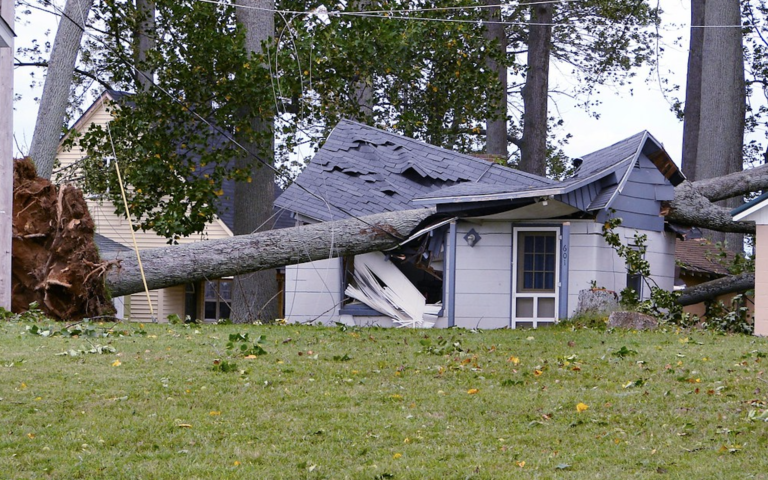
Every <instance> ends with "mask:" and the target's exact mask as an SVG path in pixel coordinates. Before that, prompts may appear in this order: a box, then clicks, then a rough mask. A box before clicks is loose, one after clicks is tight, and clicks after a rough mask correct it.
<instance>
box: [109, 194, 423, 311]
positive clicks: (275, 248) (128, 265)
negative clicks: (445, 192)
mask: <svg viewBox="0 0 768 480" xmlns="http://www.w3.org/2000/svg"><path fill="white" fill-rule="evenodd" d="M434 213H435V212H434V210H432V209H418V210H406V211H400V212H388V213H380V214H377V215H370V216H366V217H361V218H352V219H348V220H339V221H335V222H324V223H316V224H312V225H306V226H301V227H296V228H284V229H281V230H270V231H267V232H259V233H253V234H251V235H241V236H236V237H232V238H226V239H221V240H210V241H206V242H198V243H192V244H188V245H177V246H173V247H165V248H157V249H154V250H145V251H143V252H141V261H142V264H143V266H144V271H145V272H147V273H148V275H147V286H148V287H149V289H150V290H154V289H157V288H165V287H171V286H174V285H181V284H184V283H189V282H197V281H202V280H206V279H213V278H221V277H226V276H233V275H239V274H243V273H249V272H255V271H258V270H266V269H270V268H277V267H282V266H285V265H291V264H296V263H303V262H311V261H313V260H322V259H325V258H329V257H338V256H343V255H358V254H361V253H368V252H374V251H381V250H386V249H388V248H392V247H395V246H397V244H398V243H400V242H401V241H402V240H403V239H405V238H407V237H408V235H410V234H411V233H412V232H413V231H415V230H416V228H418V227H419V225H421V224H422V223H423V222H424V221H425V220H427V219H428V218H429V217H431V216H432V215H433V214H434ZM106 283H107V288H108V289H109V291H110V292H111V293H112V295H113V296H116V297H117V296H122V295H129V294H131V293H137V292H142V291H144V285H143V282H142V279H141V272H140V271H139V265H138V261H137V260H136V259H135V258H134V259H129V260H122V261H121V262H120V264H119V265H118V266H117V267H116V268H113V269H112V270H111V271H110V272H109V273H108V275H107V278H106Z"/></svg>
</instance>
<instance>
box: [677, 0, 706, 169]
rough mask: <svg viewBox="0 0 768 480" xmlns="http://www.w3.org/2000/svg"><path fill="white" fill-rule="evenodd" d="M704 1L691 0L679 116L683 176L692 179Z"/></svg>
mask: <svg viewBox="0 0 768 480" xmlns="http://www.w3.org/2000/svg"><path fill="white" fill-rule="evenodd" d="M705 4H706V0H691V40H690V46H689V49H688V74H687V76H686V84H685V110H684V114H683V119H684V123H683V159H682V169H683V174H685V176H686V177H688V179H689V180H691V181H693V180H696V179H697V178H696V160H697V150H698V141H699V123H700V119H701V53H702V47H703V46H704V28H703V25H704V8H705Z"/></svg>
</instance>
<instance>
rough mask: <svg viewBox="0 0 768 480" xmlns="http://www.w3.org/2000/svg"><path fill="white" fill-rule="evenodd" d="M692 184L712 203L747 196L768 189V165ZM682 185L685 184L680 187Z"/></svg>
mask: <svg viewBox="0 0 768 480" xmlns="http://www.w3.org/2000/svg"><path fill="white" fill-rule="evenodd" d="M686 183H687V182H686ZM692 183H693V186H694V187H695V188H696V190H697V191H698V192H699V193H700V194H701V195H702V196H704V197H705V198H707V199H708V200H710V201H712V202H716V201H718V200H724V199H726V198H732V197H736V196H739V195H746V194H747V193H750V192H757V191H760V190H765V189H768V165H761V166H759V167H756V168H750V169H749V170H742V171H740V172H734V173H731V174H728V175H725V176H722V177H715V178H708V179H706V180H697V181H695V182H692ZM682 185H684V184H681V185H680V186H682ZM680 186H678V187H677V188H680ZM675 190H677V189H675Z"/></svg>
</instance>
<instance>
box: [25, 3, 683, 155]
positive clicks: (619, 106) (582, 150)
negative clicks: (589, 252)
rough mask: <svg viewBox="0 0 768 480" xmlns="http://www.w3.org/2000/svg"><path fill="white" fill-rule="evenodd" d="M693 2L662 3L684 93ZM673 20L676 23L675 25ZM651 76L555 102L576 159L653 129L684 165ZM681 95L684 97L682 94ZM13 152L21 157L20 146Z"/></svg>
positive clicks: (561, 78) (30, 114) (30, 34)
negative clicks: (586, 106) (579, 100)
mask: <svg viewBox="0 0 768 480" xmlns="http://www.w3.org/2000/svg"><path fill="white" fill-rule="evenodd" d="M689 4H690V2H689V1H688V0H663V2H662V6H663V8H664V9H665V14H664V16H663V22H664V23H665V24H667V28H670V30H666V31H662V32H661V33H662V34H663V36H664V38H663V40H662V43H661V46H662V47H663V48H664V55H663V57H662V58H661V63H660V68H659V72H661V75H662V76H663V78H664V79H666V80H668V81H669V83H670V84H676V85H679V86H680V88H681V90H680V92H684V88H685V83H684V82H685V73H686V62H687V48H681V47H679V46H675V45H674V44H673V41H674V40H675V39H676V38H678V37H683V40H682V45H683V46H687V44H688V41H687V37H688V29H687V27H688V24H689V21H690V12H689ZM31 18H32V22H31V23H30V24H25V23H17V24H16V28H15V30H16V34H17V35H18V38H17V39H16V41H17V46H19V45H24V44H27V43H28V42H30V41H31V39H33V38H40V37H41V36H42V34H43V33H44V32H45V31H46V30H48V29H50V30H51V35H50V36H49V37H48V38H49V39H50V40H51V41H52V40H53V35H54V34H55V29H56V25H57V18H56V17H54V16H53V15H50V14H47V13H44V12H35V13H33V14H32V15H31ZM671 24H675V25H676V26H675V27H674V28H672V27H671V26H670V25H671ZM551 70H552V71H551V77H552V79H551V82H550V83H551V86H552V87H556V86H558V85H560V86H565V84H567V82H569V81H571V80H570V79H569V78H568V77H567V76H566V75H564V74H563V73H562V72H559V71H558V70H557V69H556V68H552V69H551ZM647 76H648V72H647V71H641V72H638V75H637V77H636V78H635V79H634V81H633V83H632V85H631V86H627V87H609V86H607V87H604V88H602V89H601V94H600V96H599V100H600V101H601V102H602V105H601V106H600V107H599V108H597V110H596V111H597V112H598V113H599V114H600V118H599V119H595V118H593V117H591V116H590V115H588V114H587V113H586V112H584V111H583V110H581V109H580V108H577V107H575V106H573V105H572V104H569V103H568V102H564V101H562V99H561V100H560V101H558V103H557V105H556V109H555V110H552V108H554V107H555V106H552V105H551V107H550V110H551V112H552V113H553V114H554V115H559V116H562V118H563V119H564V120H565V127H564V129H563V131H564V132H570V133H571V134H572V135H573V138H572V139H571V140H570V143H569V145H567V146H566V147H565V151H566V153H567V154H568V155H569V156H572V157H578V156H582V155H584V154H587V153H590V152H592V151H594V150H597V149H599V148H602V147H605V146H608V145H610V144H612V143H615V142H617V141H619V140H622V139H624V138H626V137H629V136H631V135H634V134H635V133H637V132H639V131H641V130H648V131H650V132H651V134H652V135H653V136H654V137H655V138H656V139H657V140H659V141H660V142H662V143H663V144H664V146H665V148H666V150H667V152H668V153H669V154H670V155H671V156H672V158H673V159H674V160H675V161H676V162H678V163H679V159H680V153H681V150H682V123H681V122H680V121H678V120H677V119H676V118H675V115H674V114H673V113H672V112H671V111H670V104H669V100H668V99H666V98H665V97H664V95H663V94H662V92H661V89H660V88H659V85H658V82H657V81H655V77H654V79H652V80H651V81H646V77H647ZM29 83H30V79H29V69H28V68H19V69H17V70H16V75H15V91H16V93H17V94H20V95H21V96H22V100H21V101H18V102H16V103H15V111H14V135H15V138H16V142H17V144H18V145H19V146H21V148H22V150H24V151H25V152H26V151H28V145H29V143H30V141H31V139H32V132H33V129H34V122H35V118H36V115H37V104H36V103H35V102H34V100H33V99H34V98H35V97H39V96H40V94H41V89H40V88H37V89H30V88H29ZM678 96H680V97H682V96H683V95H682V93H679V94H678ZM14 150H15V154H16V155H18V154H19V151H18V149H17V148H15V149H14Z"/></svg>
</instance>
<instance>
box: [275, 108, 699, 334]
mask: <svg viewBox="0 0 768 480" xmlns="http://www.w3.org/2000/svg"><path fill="white" fill-rule="evenodd" d="M575 163H576V167H577V168H576V171H575V173H574V175H573V176H572V177H570V178H568V179H566V180H565V181H562V182H558V181H554V180H550V179H547V178H543V177H538V176H536V175H531V174H528V173H524V172H520V171H517V170H514V169H511V168H507V167H504V166H500V165H497V164H494V163H492V162H489V161H486V160H483V159H480V158H476V157H472V156H467V155H463V154H459V153H456V152H453V151H450V150H445V149H442V148H438V147H434V146H430V145H427V144H425V143H422V142H419V141H417V140H413V139H410V138H406V137H402V136H399V135H395V134H391V133H387V132H384V131H381V130H377V129H375V128H372V127H368V126H365V125H361V124H358V123H354V122H351V121H342V122H341V123H339V124H338V125H337V126H336V128H335V129H334V130H333V132H332V133H331V135H330V136H329V137H328V139H327V140H326V142H325V144H324V145H323V147H322V148H321V149H320V150H319V151H318V153H317V154H316V156H315V157H314V159H313V160H312V161H311V162H310V164H309V166H308V167H307V168H306V169H305V170H304V171H303V172H302V173H301V174H300V175H299V177H298V178H297V181H296V184H293V185H291V186H290V187H289V188H288V189H287V190H286V191H285V192H284V194H283V195H282V196H281V197H280V198H279V199H278V200H277V202H276V205H277V206H280V207H282V208H284V209H286V210H290V211H291V212H293V215H294V217H295V219H296V221H297V223H298V224H299V225H302V224H308V223H314V222H325V221H330V220H338V219H342V218H348V217H351V216H363V215H368V214H374V213H380V212H385V211H396V210H405V209H413V208H419V207H424V208H427V207H431V208H436V210H437V213H438V214H441V216H442V218H444V219H445V220H443V221H441V222H438V223H436V224H433V225H432V226H431V227H429V228H427V229H424V230H422V231H421V232H418V233H417V234H416V235H414V237H412V238H411V239H409V241H407V242H405V243H403V244H402V245H401V246H400V247H399V248H397V249H395V250H392V251H388V252H376V253H371V254H365V255H358V256H355V257H347V258H330V257H331V256H330V255H329V259H327V260H322V261H315V262H311V263H304V264H299V265H292V266H289V267H287V268H286V279H285V280H286V296H285V314H286V318H287V319H288V321H292V322H313V321H314V322H323V323H330V322H343V323H348V324H356V325H385V326H392V325H394V326H424V327H429V326H437V327H450V326H459V327H465V328H503V327H510V328H535V327H539V326H543V325H550V324H552V323H554V322H556V321H557V320H558V319H561V318H566V317H568V316H569V315H571V314H573V312H574V311H575V309H576V303H577V299H578V293H579V291H580V290H583V289H587V288H590V287H591V286H595V285H596V286H599V287H603V288H607V289H609V290H614V291H617V292H618V291H621V290H623V289H624V288H625V287H627V286H629V287H632V288H634V289H635V290H637V291H638V292H639V293H640V295H641V296H644V297H646V296H647V295H648V294H649V293H650V289H649V287H648V285H658V286H659V287H661V288H664V289H669V290H671V289H672V288H673V285H674V276H675V257H674V255H675V235H674V233H672V232H668V231H666V230H665V221H664V217H663V214H662V202H664V201H668V200H672V199H673V196H674V186H675V185H677V184H679V183H680V182H682V181H683V180H684V177H683V175H682V174H681V173H680V171H679V170H678V168H677V167H676V166H675V164H674V163H673V162H672V161H671V159H670V158H669V156H668V154H667V153H666V152H665V151H664V149H663V147H662V146H661V144H660V143H659V142H658V141H656V140H655V139H654V138H653V137H652V136H651V135H650V134H649V133H648V132H641V133H638V134H636V135H634V136H632V137H630V138H627V139H625V140H622V141H621V142H618V143H615V144H613V145H611V146H609V147H606V148H603V149H601V150H598V151H596V152H594V153H591V154H589V155H586V156H584V157H583V158H582V159H579V160H577V161H576V162H575ZM612 216H615V217H621V218H622V225H621V227H619V228H618V229H617V233H619V234H620V235H621V236H622V237H623V238H624V239H625V240H626V241H627V243H629V244H632V243H633V242H634V238H635V234H636V233H641V234H644V235H646V236H647V240H646V241H645V244H644V247H643V248H644V256H645V259H646V260H648V261H649V263H650V264H651V278H647V279H644V278H638V277H634V276H632V275H629V274H628V272H627V270H626V266H625V264H624V261H623V260H622V259H621V258H619V257H618V256H617V255H616V254H615V252H614V251H613V249H612V248H611V247H609V246H608V245H607V244H606V243H605V241H604V239H603V237H602V226H603V223H604V222H605V220H606V219H608V218H610V217H612ZM638 248H639V247H638Z"/></svg>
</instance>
